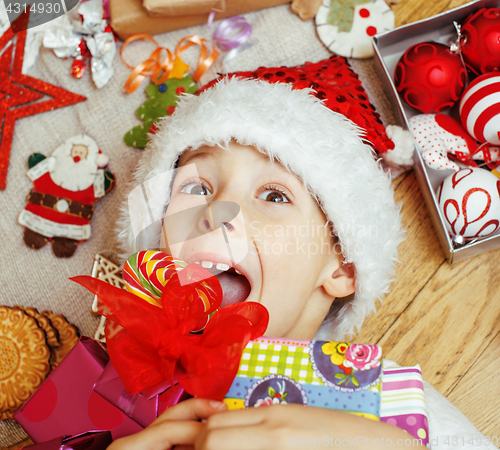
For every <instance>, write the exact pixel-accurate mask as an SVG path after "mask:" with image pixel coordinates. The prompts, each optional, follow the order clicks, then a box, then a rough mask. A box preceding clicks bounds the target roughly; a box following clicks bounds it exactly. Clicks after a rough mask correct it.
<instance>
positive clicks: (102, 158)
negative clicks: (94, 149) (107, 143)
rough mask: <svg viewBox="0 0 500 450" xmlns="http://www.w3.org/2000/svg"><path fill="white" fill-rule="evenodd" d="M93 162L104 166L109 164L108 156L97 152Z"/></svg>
mask: <svg viewBox="0 0 500 450" xmlns="http://www.w3.org/2000/svg"><path fill="white" fill-rule="evenodd" d="M95 162H96V164H97V166H98V167H106V166H107V165H108V164H109V156H108V155H105V154H104V153H99V154H98V155H97V158H96V159H95Z"/></svg>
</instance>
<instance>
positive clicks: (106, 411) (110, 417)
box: [14, 336, 143, 443]
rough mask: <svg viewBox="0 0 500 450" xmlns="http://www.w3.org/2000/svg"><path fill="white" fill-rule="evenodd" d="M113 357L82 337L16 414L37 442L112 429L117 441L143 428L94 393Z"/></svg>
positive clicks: (97, 343)
mask: <svg viewBox="0 0 500 450" xmlns="http://www.w3.org/2000/svg"><path fill="white" fill-rule="evenodd" d="M108 361H109V357H108V354H107V352H106V350H105V348H104V346H103V345H102V344H100V343H99V342H96V341H94V340H92V339H90V338H88V337H85V336H84V337H81V338H80V341H79V342H78V343H77V344H76V345H75V347H73V349H72V350H71V351H70V352H69V353H68V355H67V356H66V357H65V358H64V359H63V360H62V362H61V363H60V364H59V366H58V367H57V368H56V369H55V370H54V371H53V372H52V373H51V374H50V375H49V377H48V378H47V379H46V380H45V381H44V382H43V383H42V385H41V386H40V387H39V388H38V390H37V391H36V392H35V393H34V394H33V395H32V396H31V397H30V398H29V399H28V401H27V402H26V403H25V404H24V405H23V406H22V407H21V408H20V409H19V411H18V412H17V413H16V414H14V417H15V419H16V420H17V421H18V422H19V424H20V425H21V426H22V427H23V428H24V430H25V431H26V433H27V434H28V436H29V437H30V438H31V439H32V440H33V442H35V443H39V442H45V441H49V440H51V439H54V438H56V437H58V436H61V435H66V436H74V435H78V434H80V433H85V432H87V431H91V430H108V431H110V432H111V435H112V437H113V439H117V438H119V437H123V436H128V435H130V434H133V433H137V432H139V431H141V430H142V429H143V427H141V426H140V425H139V424H138V423H137V422H135V421H133V420H132V419H131V418H130V417H128V416H127V415H126V414H124V413H123V412H122V411H120V410H119V409H118V408H116V407H115V406H113V405H112V404H111V403H109V402H108V401H106V400H104V399H103V398H102V397H101V396H100V395H98V394H97V393H95V392H94V391H93V389H92V388H93V386H94V384H95V382H96V381H97V379H98V378H99V376H100V375H101V374H102V372H103V370H104V368H105V367H106V365H107V364H108Z"/></svg>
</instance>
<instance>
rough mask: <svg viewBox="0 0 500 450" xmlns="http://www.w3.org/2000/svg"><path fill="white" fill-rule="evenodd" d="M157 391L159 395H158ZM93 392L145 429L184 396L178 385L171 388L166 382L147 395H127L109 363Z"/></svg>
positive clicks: (116, 373) (168, 382)
mask: <svg viewBox="0 0 500 450" xmlns="http://www.w3.org/2000/svg"><path fill="white" fill-rule="evenodd" d="M157 390H159V391H161V393H159V394H158V393H157V392H156V391H157ZM94 391H95V392H97V393H98V394H99V395H100V396H101V397H103V398H105V399H106V400H107V401H108V402H110V403H112V404H113V405H115V406H116V407H117V408H119V409H120V410H121V411H123V412H124V413H125V414H127V416H129V417H131V418H132V419H134V420H135V421H136V422H137V423H138V424H140V425H142V426H143V427H147V426H148V425H149V424H151V422H153V421H154V420H155V419H156V418H157V417H158V416H159V415H160V414H161V413H162V412H163V411H165V410H166V409H167V408H169V407H170V406H173V405H175V404H177V403H178V402H180V401H181V400H183V399H184V397H185V396H186V395H185V391H184V389H183V388H182V387H180V386H179V384H178V383H175V384H174V385H173V386H172V385H171V383H170V381H168V380H167V381H166V382H165V383H164V384H163V385H162V386H160V387H159V388H157V389H156V391H153V392H151V393H149V395H147V394H148V393H147V392H145V393H141V394H129V393H128V392H127V390H126V389H125V385H124V384H123V381H122V380H121V378H120V376H119V375H118V372H117V371H116V369H115V367H114V366H113V364H112V362H111V361H110V362H109V363H108V365H107V366H106V368H105V369H104V371H103V372H102V374H101V376H100V377H99V378H98V379H97V381H96V383H95V385H94Z"/></svg>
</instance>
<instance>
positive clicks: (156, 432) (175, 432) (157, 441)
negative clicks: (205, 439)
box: [108, 420, 204, 450]
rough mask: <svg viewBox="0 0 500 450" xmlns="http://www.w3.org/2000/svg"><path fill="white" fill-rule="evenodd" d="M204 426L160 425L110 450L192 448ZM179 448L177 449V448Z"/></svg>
mask: <svg viewBox="0 0 500 450" xmlns="http://www.w3.org/2000/svg"><path fill="white" fill-rule="evenodd" d="M203 427H204V424H202V423H200V422H195V421H193V420H187V421H182V420H179V421H176V422H168V423H158V424H157V425H154V426H153V425H151V426H149V427H147V428H145V429H144V430H142V431H140V432H139V433H137V434H133V435H131V436H128V437H126V438H123V439H118V440H116V441H114V442H113V443H112V444H111V446H110V447H108V449H109V450H137V449H139V448H145V449H148V450H168V449H170V448H171V447H172V446H174V445H175V446H177V445H188V447H187V448H189V446H192V445H193V444H194V442H195V440H196V438H197V436H198V435H199V434H200V431H201V430H202V429H203ZM176 448H177V447H176Z"/></svg>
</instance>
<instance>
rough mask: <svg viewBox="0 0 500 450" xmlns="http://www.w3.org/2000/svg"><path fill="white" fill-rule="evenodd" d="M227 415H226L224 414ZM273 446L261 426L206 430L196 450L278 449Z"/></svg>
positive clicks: (201, 433)
mask: <svg viewBox="0 0 500 450" xmlns="http://www.w3.org/2000/svg"><path fill="white" fill-rule="evenodd" d="M224 415H225V414H224ZM277 444H278V443H277V442H274V444H271V443H270V441H269V439H268V436H266V433H265V432H264V430H263V429H262V427H260V426H248V427H230V428H216V429H208V428H204V429H203V430H202V431H201V432H200V433H199V435H198V438H197V439H196V443H195V449H196V450H235V449H238V450H265V449H269V448H275V447H276V448H277V447H278V445H277Z"/></svg>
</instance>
